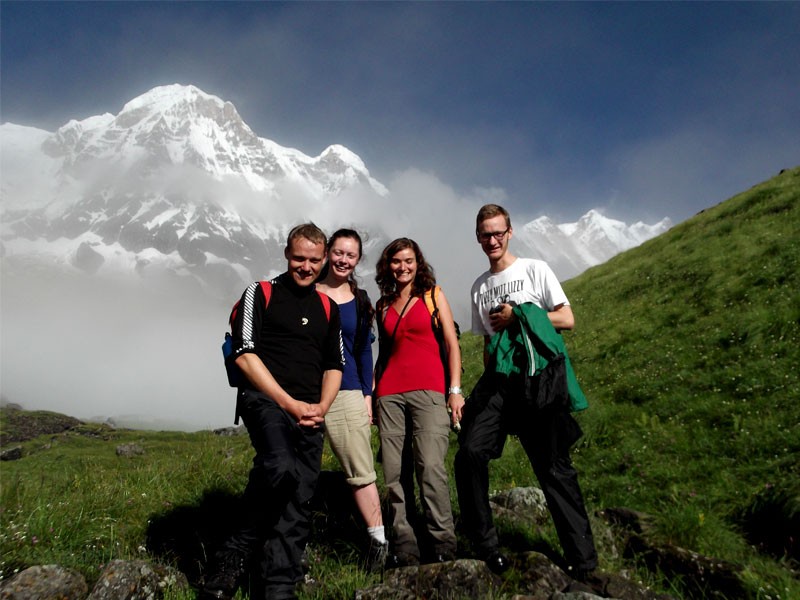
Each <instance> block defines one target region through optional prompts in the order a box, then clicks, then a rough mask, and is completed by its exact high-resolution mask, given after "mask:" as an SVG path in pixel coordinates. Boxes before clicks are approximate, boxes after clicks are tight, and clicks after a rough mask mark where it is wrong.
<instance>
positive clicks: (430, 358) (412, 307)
mask: <svg viewBox="0 0 800 600" xmlns="http://www.w3.org/2000/svg"><path fill="white" fill-rule="evenodd" d="M376 271H377V274H376V276H375V281H376V282H377V284H378V287H379V288H380V291H381V294H382V296H381V299H380V300H379V301H378V305H377V308H378V310H377V313H378V323H379V328H380V335H381V355H380V356H379V357H378V363H379V364H378V372H379V374H380V377H379V378H376V389H375V397H376V398H377V399H378V404H377V414H378V428H379V431H380V437H381V453H382V456H383V471H384V479H385V481H386V487H387V490H388V492H389V511H390V514H391V517H392V528H393V538H392V540H391V541H392V552H391V554H390V556H389V559H388V561H387V567H388V568H391V567H400V566H406V565H413V564H418V563H419V562H420V550H419V544H418V543H417V538H416V535H415V533H414V530H413V528H412V526H411V524H410V522H409V511H410V510H413V508H411V507H414V506H415V500H414V483H413V479H414V473H415V472H416V474H417V480H418V482H419V488H420V496H421V497H420V501H421V504H422V507H423V508H424V511H425V525H426V529H427V532H428V534H429V537H430V540H429V541H430V545H431V553H432V554H431V556H430V557H427V556H426V557H425V559H426V560H428V561H430V562H444V561H447V560H452V559H454V558H455V551H456V536H455V530H454V526H453V513H452V509H451V506H450V488H449V485H448V477H447V469H446V468H445V464H444V461H445V456H446V455H447V445H448V442H449V437H450V426H451V425H455V424H456V423H458V422H459V421H460V420H461V411H462V409H463V407H464V397H463V396H462V394H461V352H460V350H459V347H458V338H457V335H456V328H455V323H454V321H453V313H452V311H451V309H450V305H449V303H448V302H447V298H445V295H444V293H443V292H441V291H439V292H438V293H437V294H436V304H437V306H438V308H439V318H440V320H441V322H442V329H443V333H444V336H443V337H444V344H445V348H446V350H447V352H446V354H447V364H448V368H449V373H450V374H451V380H450V387H449V389H448V390H445V366H444V365H443V364H442V359H441V357H440V353H439V344H438V342H437V340H436V337H435V336H434V332H433V327H432V321H431V314H430V313H429V312H428V308H427V306H426V305H425V301H424V299H423V296H424V294H425V292H426V291H427V290H430V289H431V288H433V287H434V285H435V284H436V279H435V277H434V275H433V269H432V268H431V267H430V266H429V265H428V263H426V262H425V258H424V257H423V255H422V251H421V250H420V248H419V246H418V245H417V243H416V242H414V241H413V240H410V239H408V238H400V239H397V240H394V241H393V242H391V243H390V244H389V245H388V246H386V248H384V250H383V253H382V254H381V258H380V260H379V261H378V264H377V266H376ZM448 411H449V412H450V416H448ZM404 456H405V457H406V460H404ZM412 459H413V461H412ZM407 507H410V508H409V509H407Z"/></svg>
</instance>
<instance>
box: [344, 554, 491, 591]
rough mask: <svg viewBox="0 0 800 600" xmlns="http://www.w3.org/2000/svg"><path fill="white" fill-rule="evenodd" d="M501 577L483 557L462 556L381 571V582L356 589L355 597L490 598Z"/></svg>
mask: <svg viewBox="0 0 800 600" xmlns="http://www.w3.org/2000/svg"><path fill="white" fill-rule="evenodd" d="M501 585H502V579H500V578H499V577H498V576H497V575H495V574H494V573H492V572H491V571H489V569H488V568H487V567H486V563H484V562H483V561H482V560H472V559H462V560H455V561H450V562H445V563H435V564H429V565H421V566H419V567H403V568H400V569H391V570H389V571H386V572H385V573H384V577H383V583H382V584H381V585H378V586H374V587H372V588H369V589H365V590H358V591H357V592H356V595H355V597H356V599H357V600H414V599H416V598H438V599H439V600H446V599H460V598H492V597H494V596H496V595H497V590H499V589H500V586H501Z"/></svg>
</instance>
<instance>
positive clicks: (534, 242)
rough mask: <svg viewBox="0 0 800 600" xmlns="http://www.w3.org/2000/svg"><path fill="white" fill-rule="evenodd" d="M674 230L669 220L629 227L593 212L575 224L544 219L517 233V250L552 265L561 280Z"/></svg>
mask: <svg viewBox="0 0 800 600" xmlns="http://www.w3.org/2000/svg"><path fill="white" fill-rule="evenodd" d="M670 227H672V222H671V221H670V220H669V219H663V220H662V221H660V222H658V223H656V224H655V225H646V224H644V223H641V222H639V223H635V224H633V225H630V226H628V225H626V224H625V223H623V222H622V221H616V220H614V219H609V218H608V217H605V216H603V215H602V214H601V213H600V212H598V211H597V210H590V211H589V212H587V213H586V214H585V215H583V216H582V217H581V218H580V219H579V220H578V221H577V222H575V223H563V224H561V225H557V224H556V223H554V222H553V221H552V220H551V219H549V218H548V217H540V218H538V219H536V220H534V221H531V222H530V223H527V224H525V225H523V226H522V227H521V228H520V229H515V230H514V238H513V239H512V242H511V243H512V245H513V249H514V250H516V252H517V253H518V254H519V255H520V256H535V257H538V258H541V259H542V260H545V261H547V262H548V263H550V266H551V267H552V268H553V270H554V271H555V272H556V274H557V275H558V276H559V278H560V279H569V278H571V277H574V276H575V275H578V274H580V273H581V272H582V271H584V270H586V269H588V268H589V267H592V266H594V265H599V264H601V263H604V262H605V261H607V260H608V259H609V258H611V257H612V256H614V255H615V254H618V253H620V252H622V251H624V250H629V249H630V248H634V247H636V246H638V245H639V244H641V243H642V242H645V241H647V240H649V239H650V238H653V237H656V236H657V235H660V234H662V233H664V232H665V231H666V230H667V229H669V228H670Z"/></svg>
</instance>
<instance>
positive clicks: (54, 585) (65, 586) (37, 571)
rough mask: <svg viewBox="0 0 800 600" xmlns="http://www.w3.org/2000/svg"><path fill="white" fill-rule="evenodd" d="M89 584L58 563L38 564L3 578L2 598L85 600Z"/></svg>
mask: <svg viewBox="0 0 800 600" xmlns="http://www.w3.org/2000/svg"><path fill="white" fill-rule="evenodd" d="M88 591H89V587H88V586H87V585H86V580H85V579H84V578H83V575H81V574H80V573H78V572H77V571H73V570H71V569H65V568H64V567H60V566H58V565H38V566H35V567H30V568H28V569H25V570H24V571H20V572H19V573H17V574H16V575H14V576H13V577H11V578H10V579H6V580H4V581H0V599H2V600H83V599H84V598H86V593H87V592H88Z"/></svg>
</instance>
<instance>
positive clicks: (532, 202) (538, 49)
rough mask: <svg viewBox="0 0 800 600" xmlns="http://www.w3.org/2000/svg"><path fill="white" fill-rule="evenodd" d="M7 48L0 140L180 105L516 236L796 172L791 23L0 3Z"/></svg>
mask: <svg viewBox="0 0 800 600" xmlns="http://www.w3.org/2000/svg"><path fill="white" fill-rule="evenodd" d="M0 26H1V27H2V31H1V32H0V33H1V34H2V36H1V37H0V120H2V121H3V122H12V123H17V124H22V125H30V126H36V127H40V128H43V129H48V130H55V129H56V128H58V127H59V126H60V125H63V124H64V123H66V122H67V121H68V120H69V119H72V118H77V119H82V118H85V117H88V116H91V115H95V114H101V113H105V112H110V113H117V112H119V110H120V109H121V108H122V106H123V105H124V104H125V102H127V101H128V100H130V99H132V98H134V97H135V96H137V95H139V94H141V93H144V92H145V91H147V90H149V89H151V88H153V87H155V86H157V85H163V84H169V83H184V84H194V85H196V86H198V87H199V88H201V89H203V90H204V91H206V92H208V93H211V94H215V95H217V96H219V97H221V98H222V99H224V100H229V101H231V102H233V103H234V104H235V105H236V107H237V109H238V110H239V113H240V114H241V115H242V117H243V118H244V120H245V121H246V122H247V123H248V124H249V125H250V127H251V128H252V129H253V130H254V131H255V132H256V133H257V134H258V135H259V136H261V137H266V138H269V139H272V140H274V141H276V142H277V143H279V144H281V145H284V146H290V147H294V148H298V149H300V150H302V151H303V152H305V153H307V154H309V155H312V156H314V155H317V154H319V153H320V152H321V151H322V150H323V149H324V148H325V147H326V146H328V145H329V144H333V143H340V144H343V145H345V146H347V147H348V148H350V149H351V150H353V151H354V152H356V153H357V154H358V155H359V156H361V158H362V159H363V160H364V162H365V163H366V164H367V167H368V168H369V169H370V171H371V173H372V174H373V176H375V177H376V178H377V179H379V180H381V181H382V182H384V183H386V184H389V183H390V182H391V181H392V180H393V179H394V178H396V177H398V175H399V174H401V173H403V172H407V171H408V170H410V169H415V170H419V171H421V172H423V173H426V174H430V175H431V176H433V177H435V178H436V179H438V180H439V181H441V183H442V184H443V185H445V186H448V187H450V188H452V190H453V191H454V193H455V194H456V195H459V196H462V197H465V198H470V199H475V198H476V197H477V198H480V197H485V198H487V199H493V200H500V201H501V202H502V203H504V204H506V205H507V206H508V207H509V208H510V209H511V210H512V215H516V216H517V217H519V218H522V219H524V220H530V219H532V218H535V217H538V216H541V215H545V214H546V215H548V216H551V217H553V218H554V219H556V220H557V221H559V222H566V221H574V220H576V219H577V218H578V217H580V216H581V215H582V214H584V213H585V212H586V211H587V210H589V209H591V208H599V209H601V210H602V211H603V212H604V213H605V214H606V215H607V216H609V217H612V218H616V219H621V220H625V221H627V222H632V221H636V220H640V219H641V220H644V221H646V222H655V221H657V220H659V219H661V218H663V217H670V218H671V219H673V221H676V222H678V221H681V220H683V219H686V218H688V217H690V216H692V215H693V214H695V213H696V212H697V211H699V210H701V209H704V208H707V207H709V206H712V205H714V204H716V203H718V202H720V201H722V200H725V199H727V198H728V197H730V196H732V195H733V194H735V193H738V192H740V191H744V190H745V189H747V188H749V187H750V186H752V185H755V184H756V183H759V182H760V181H763V180H764V179H767V178H769V177H771V176H773V175H775V174H777V173H778V172H779V171H780V170H781V169H782V168H787V167H793V166H797V165H798V164H800V35H798V32H799V31H800V3H798V2H769V3H746V2H745V3H741V2H737V3H726V2H715V3H636V2H625V3H599V2H598V3H538V2H535V3H525V2H514V3H483V2H469V3H459V2H442V3H419V2H414V3H393V2H378V3H368V2H363V3H354V2H322V3H310V2H309V3H304V2H299V3H257V2H245V3H238V2H198V3H195V2H175V3H161V2H88V3H82V2H35V3H33V2H2V4H0ZM400 208H402V207H400ZM517 222H519V221H517Z"/></svg>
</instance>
